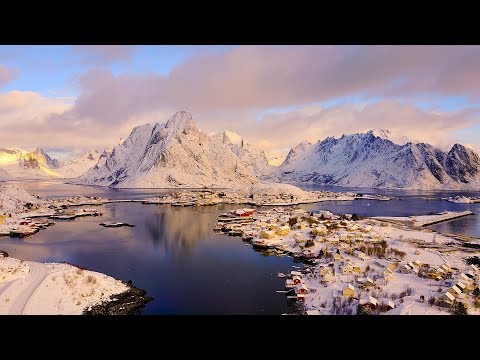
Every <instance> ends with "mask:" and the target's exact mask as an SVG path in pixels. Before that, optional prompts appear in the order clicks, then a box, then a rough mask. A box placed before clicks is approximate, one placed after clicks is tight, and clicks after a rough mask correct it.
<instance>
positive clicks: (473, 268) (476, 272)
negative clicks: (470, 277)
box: [470, 264, 478, 275]
mask: <svg viewBox="0 0 480 360" xmlns="http://www.w3.org/2000/svg"><path fill="white" fill-rule="evenodd" d="M470 270H472V271H473V273H474V274H475V275H477V274H478V266H477V265H475V264H471V265H470Z"/></svg>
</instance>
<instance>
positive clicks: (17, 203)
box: [0, 184, 43, 214]
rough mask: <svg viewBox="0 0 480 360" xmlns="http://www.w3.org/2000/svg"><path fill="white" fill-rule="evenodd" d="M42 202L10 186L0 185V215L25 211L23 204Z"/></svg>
mask: <svg viewBox="0 0 480 360" xmlns="http://www.w3.org/2000/svg"><path fill="white" fill-rule="evenodd" d="M42 202H43V200H39V199H37V198H36V197H34V196H32V195H30V194H29V193H28V192H27V191H25V190H23V189H20V188H18V187H16V186H15V185H12V184H0V214H6V213H11V212H16V211H22V210H25V204H27V203H31V204H39V203H42Z"/></svg>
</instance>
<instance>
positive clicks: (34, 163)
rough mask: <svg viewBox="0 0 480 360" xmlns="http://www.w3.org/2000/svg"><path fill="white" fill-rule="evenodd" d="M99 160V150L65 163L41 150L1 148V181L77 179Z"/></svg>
mask: <svg viewBox="0 0 480 360" xmlns="http://www.w3.org/2000/svg"><path fill="white" fill-rule="evenodd" d="M99 158H100V154H99V153H98V151H97V150H92V151H89V152H87V153H85V154H82V155H79V156H77V157H74V158H73V159H71V160H70V161H68V162H65V161H61V160H57V159H53V158H52V157H50V156H49V155H48V154H46V153H45V151H44V150H43V149H41V148H36V149H34V150H33V151H28V150H25V149H20V148H0V180H11V179H45V178H71V177H77V176H79V175H81V174H83V173H84V172H85V171H87V170H88V169H90V168H91V167H92V166H94V165H95V164H97V162H98V161H99Z"/></svg>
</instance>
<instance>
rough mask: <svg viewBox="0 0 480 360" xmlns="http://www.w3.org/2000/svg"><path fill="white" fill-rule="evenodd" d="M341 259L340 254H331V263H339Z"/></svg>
mask: <svg viewBox="0 0 480 360" xmlns="http://www.w3.org/2000/svg"><path fill="white" fill-rule="evenodd" d="M341 259H342V255H340V254H337V253H335V254H333V261H340V260H341Z"/></svg>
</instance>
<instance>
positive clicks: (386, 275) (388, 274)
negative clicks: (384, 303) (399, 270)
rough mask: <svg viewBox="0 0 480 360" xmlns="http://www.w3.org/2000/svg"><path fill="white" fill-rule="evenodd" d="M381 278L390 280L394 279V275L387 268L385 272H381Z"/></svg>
mask: <svg viewBox="0 0 480 360" xmlns="http://www.w3.org/2000/svg"><path fill="white" fill-rule="evenodd" d="M383 278H384V279H385V280H391V279H393V278H395V274H394V273H393V271H392V270H390V269H389V268H387V269H385V270H384V271H383Z"/></svg>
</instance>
